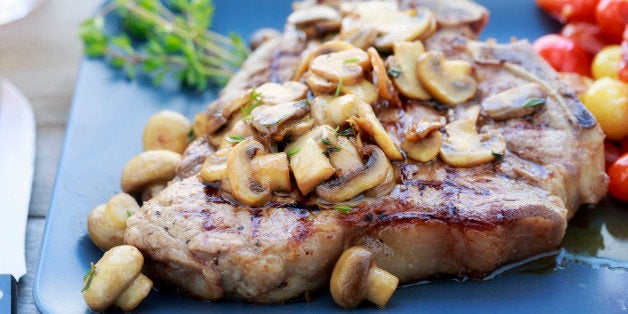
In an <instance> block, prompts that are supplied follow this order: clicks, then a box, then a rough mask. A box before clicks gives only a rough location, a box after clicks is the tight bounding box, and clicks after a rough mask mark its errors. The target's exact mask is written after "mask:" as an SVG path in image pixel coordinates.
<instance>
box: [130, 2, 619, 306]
mask: <svg viewBox="0 0 628 314" xmlns="http://www.w3.org/2000/svg"><path fill="white" fill-rule="evenodd" d="M400 4H401V5H402V7H415V6H425V7H428V8H430V9H431V10H432V11H434V12H435V14H436V19H437V21H438V31H437V32H436V33H435V34H433V35H432V36H431V37H429V39H426V40H425V41H424V45H425V46H426V47H427V50H433V51H441V52H443V54H444V55H445V56H446V57H447V58H450V59H460V60H466V61H468V62H470V63H472V64H473V67H474V71H475V72H474V75H475V76H476V78H477V80H478V82H479V84H478V91H477V94H476V96H475V97H474V98H473V99H471V100H469V101H468V102H466V103H464V104H461V105H457V106H454V107H452V106H447V105H442V104H440V103H438V102H435V101H433V100H427V101H421V100H409V99H406V98H404V97H402V106H401V107H393V106H388V104H386V103H383V102H377V103H375V104H374V105H373V108H374V109H373V110H374V111H375V112H376V115H377V117H378V119H379V121H380V122H381V124H382V126H383V127H384V128H385V130H386V131H387V133H388V134H389V136H391V137H392V138H394V139H395V141H397V142H401V141H402V140H403V137H404V132H405V130H406V129H407V128H408V127H409V125H411V124H413V123H416V122H417V121H419V120H420V119H421V118H422V117H426V116H444V117H446V118H447V121H449V122H451V121H455V120H456V119H458V118H459V117H460V116H461V115H464V113H465V111H468V110H469V108H470V107H472V106H474V105H480V106H482V109H483V110H482V114H481V115H480V118H479V119H478V121H477V129H478V130H480V132H490V131H491V130H492V131H495V132H499V133H500V134H501V135H502V136H503V139H504V141H505V143H506V150H505V152H504V153H503V155H502V156H499V159H498V160H495V161H492V162H488V163H483V164H480V165H476V166H473V167H468V168H461V167H452V166H450V165H448V164H447V163H445V162H443V161H442V160H441V159H438V158H437V159H434V160H432V161H430V162H428V163H420V162H416V161H413V160H411V159H409V158H403V160H400V161H393V162H392V167H393V169H394V178H395V179H394V182H392V185H391V189H390V192H388V193H385V195H381V196H376V197H366V196H363V195H359V196H357V197H355V198H353V199H351V200H349V201H347V202H344V203H342V204H349V205H350V206H351V210H350V211H349V212H348V213H344V212H341V211H339V210H334V204H330V203H328V202H325V201H323V200H321V199H320V198H318V197H316V194H315V193H312V194H308V195H307V196H303V195H302V193H301V192H300V191H299V190H298V189H296V188H294V187H293V188H292V190H291V192H281V193H274V194H273V195H272V199H271V201H270V202H268V203H267V204H266V205H264V206H261V207H250V206H244V205H242V204H241V203H240V202H239V201H238V200H237V199H235V198H234V197H233V196H232V195H231V194H230V193H229V191H225V190H223V189H222V188H219V186H217V185H215V184H214V185H208V184H205V183H203V182H202V180H200V179H199V178H198V176H197V174H198V173H199V171H200V169H201V164H202V163H203V161H204V160H205V159H206V158H207V157H208V156H210V155H212V154H213V153H214V151H215V150H216V148H215V147H216V146H219V145H220V141H221V140H222V137H223V136H224V135H225V134H227V132H228V131H229V128H230V125H229V119H228V117H227V118H225V117H224V110H227V109H225V108H228V104H229V102H230V101H231V100H233V99H234V98H235V97H237V96H238V95H239V94H241V93H242V92H244V91H246V90H247V89H250V88H252V87H256V86H259V85H261V84H263V83H266V82H269V81H271V82H279V83H281V82H284V81H287V80H289V79H290V78H291V77H292V75H293V74H294V71H295V70H294V69H295V67H297V66H298V64H299V63H300V62H301V58H302V56H301V52H302V51H305V50H306V49H308V48H309V49H314V48H312V47H316V46H317V45H318V44H319V43H318V41H317V40H316V39H311V38H306V37H304V36H303V34H302V33H301V32H300V31H298V30H296V29H295V28H294V26H291V25H288V26H287V28H286V31H285V33H284V34H283V35H282V37H280V38H276V39H272V40H270V41H268V42H266V43H264V44H263V45H262V46H260V47H259V48H258V49H257V50H256V51H255V52H254V53H253V55H252V56H251V57H250V58H249V60H248V61H247V62H246V63H245V65H244V66H243V68H242V70H241V72H239V73H238V74H237V75H236V76H234V78H233V79H232V80H231V81H230V83H229V84H228V86H227V87H226V88H225V90H224V91H223V92H222V94H221V97H220V98H219V99H217V100H216V101H215V102H214V103H212V104H210V106H209V107H208V111H207V113H206V116H207V117H208V119H209V120H211V121H213V123H214V124H212V125H211V126H210V127H211V128H212V129H211V130H210V131H209V132H208V133H213V134H210V135H209V136H207V137H200V138H199V139H197V140H196V141H195V142H194V143H192V144H191V145H190V147H189V148H188V150H187V152H186V154H185V156H184V160H183V162H182V164H181V165H179V172H178V177H177V178H176V179H175V180H173V182H171V184H170V185H169V186H168V188H166V189H165V190H164V191H163V192H162V193H160V194H159V195H157V196H156V197H154V198H153V199H152V200H150V201H148V202H146V203H145V204H144V206H143V207H142V209H141V210H140V211H139V212H137V213H135V214H134V215H133V216H132V217H130V218H129V220H128V222H127V231H126V235H125V241H126V243H128V244H131V245H133V246H135V247H137V248H138V249H140V250H141V251H142V252H143V253H144V255H145V256H146V261H147V262H146V263H147V265H146V270H147V274H148V275H149V276H150V277H151V278H155V279H158V280H161V281H163V282H166V283H168V284H171V285H173V286H175V287H177V288H178V289H179V290H180V291H181V292H183V293H185V294H189V295H192V296H194V297H197V298H201V299H205V300H216V299H219V298H223V297H229V298H236V299H242V300H245V301H248V302H253V303H275V302H284V301H286V300H289V299H291V298H295V297H298V296H300V295H302V294H304V293H307V292H311V291H315V290H318V289H321V288H323V287H326V286H327V284H328V282H329V276H330V274H331V270H332V268H333V266H334V263H335V262H336V260H337V259H338V257H339V256H340V254H342V252H343V251H344V250H345V249H346V248H348V247H351V246H353V245H362V246H364V247H366V248H368V249H369V250H370V251H371V252H373V253H374V254H375V256H376V261H377V264H378V266H379V267H380V268H382V269H385V270H387V271H389V272H391V273H392V274H394V275H395V276H397V277H398V278H399V279H400V282H402V283H409V282H414V281H417V280H421V279H424V278H428V277H430V276H435V275H453V276H469V277H473V278H479V277H482V276H484V275H486V274H488V273H490V272H491V271H493V270H494V269H495V268H497V267H499V266H500V265H503V264H505V263H509V262H514V261H518V260H521V259H523V258H526V257H529V256H531V255H534V254H538V253H541V252H544V251H547V250H551V249H553V248H555V247H557V246H558V245H559V243H560V241H561V239H562V237H563V235H564V232H565V228H566V225H567V221H568V219H570V218H571V216H573V214H574V212H575V211H576V210H577V208H578V206H579V205H580V204H583V203H596V202H598V201H599V200H600V198H601V197H603V196H604V194H605V192H606V191H605V187H606V180H607V178H606V176H605V174H604V171H603V169H604V161H603V153H602V152H603V147H602V145H603V134H602V132H601V130H600V128H599V127H598V126H597V124H596V122H595V120H594V118H593V117H592V116H591V115H590V114H589V113H588V111H586V109H584V107H583V106H582V104H581V103H580V102H579V101H578V99H577V97H575V95H574V93H573V92H572V91H571V90H570V89H569V88H568V87H567V86H565V85H564V84H563V83H562V82H561V81H560V79H559V77H558V75H557V74H556V73H555V72H554V71H553V70H552V69H551V68H550V67H549V66H548V65H547V64H545V63H544V62H543V61H542V60H541V59H540V58H539V57H538V56H537V55H536V54H535V53H534V52H533V50H532V49H531V47H530V45H529V44H528V43H527V42H515V43H511V44H507V45H498V44H493V43H481V42H476V41H474V39H475V38H476V37H477V32H479V30H481V28H482V27H483V25H484V24H485V23H486V19H487V12H486V11H485V10H484V9H483V8H481V7H479V6H477V5H475V4H470V3H469V2H467V1H451V2H447V4H445V3H444V2H442V1H431V0H423V1H421V0H418V1H400ZM303 5H308V4H307V3H306V4H303ZM526 84H537V85H533V86H534V87H535V88H538V89H542V90H543V91H544V92H546V93H547V98H546V102H545V104H544V105H543V106H542V107H540V108H536V109H535V110H534V112H533V113H529V112H527V111H526V113H524V114H523V113H521V111H509V112H508V113H507V114H506V116H503V115H501V114H499V115H498V114H494V115H493V116H491V115H489V114H488V113H487V111H490V110H492V109H490V108H492V107H490V104H489V103H490V101H489V100H488V99H489V98H490V97H491V96H494V95H499V94H500V93H504V92H506V91H512V89H513V88H516V87H520V86H527V85H526ZM538 86H540V87H538ZM523 88H527V87H523ZM516 91H518V90H516ZM502 95H503V94H502ZM495 97H497V96H495ZM487 109H488V110H487ZM223 129H224V130H223ZM293 185H294V184H293Z"/></svg>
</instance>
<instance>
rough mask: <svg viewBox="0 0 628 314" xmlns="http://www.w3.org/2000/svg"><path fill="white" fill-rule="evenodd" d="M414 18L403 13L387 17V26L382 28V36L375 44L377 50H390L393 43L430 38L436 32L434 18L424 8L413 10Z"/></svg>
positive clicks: (432, 14) (430, 12)
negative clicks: (414, 11)
mask: <svg viewBox="0 0 628 314" xmlns="http://www.w3.org/2000/svg"><path fill="white" fill-rule="evenodd" d="M415 10H416V13H414V16H409V15H408V14H404V13H403V12H398V14H396V15H394V16H393V15H389V16H388V17H387V18H388V19H387V21H388V23H389V24H388V25H385V27H382V30H385V32H384V35H383V36H381V37H380V38H379V39H377V41H376V42H375V46H376V47H377V48H379V49H391V48H392V46H393V44H394V43H395V42H402V41H412V40H415V39H425V38H428V37H429V36H431V35H432V34H433V33H434V31H435V30H436V27H435V26H436V16H435V15H434V13H433V12H432V11H430V10H428V9H426V8H417V9H415Z"/></svg>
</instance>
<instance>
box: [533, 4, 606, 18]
mask: <svg viewBox="0 0 628 314" xmlns="http://www.w3.org/2000/svg"><path fill="white" fill-rule="evenodd" d="M598 2H599V0H536V4H537V5H538V6H539V7H541V8H542V9H543V10H545V11H546V12H547V13H549V14H550V15H551V16H552V17H553V18H555V19H557V20H559V21H560V22H561V23H567V22H574V21H590V22H593V21H594V19H595V7H596V6H597V4H598Z"/></svg>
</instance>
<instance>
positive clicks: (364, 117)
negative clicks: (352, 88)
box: [350, 103, 403, 160]
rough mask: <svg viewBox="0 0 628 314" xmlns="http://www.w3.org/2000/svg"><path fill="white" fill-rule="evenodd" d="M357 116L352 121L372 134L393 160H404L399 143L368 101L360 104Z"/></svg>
mask: <svg viewBox="0 0 628 314" xmlns="http://www.w3.org/2000/svg"><path fill="white" fill-rule="evenodd" d="M357 112H358V115H357V117H354V118H351V119H350V122H353V123H355V124H357V126H358V127H359V130H360V131H362V132H365V133H366V134H368V135H370V136H371V137H372V138H373V140H374V141H375V143H377V145H378V146H379V147H380V148H381V149H382V150H383V151H384V153H386V156H388V158H390V159H391V160H402V159H403V155H401V152H400V151H399V148H397V145H396V144H395V142H394V141H393V139H392V138H391V137H390V135H389V134H388V133H387V132H386V130H385V129H384V127H383V126H382V124H381V123H380V122H379V120H378V119H377V117H376V116H375V113H374V112H373V108H371V106H370V105H369V104H367V103H361V104H360V105H359V106H358V111H357Z"/></svg>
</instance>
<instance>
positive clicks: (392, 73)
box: [386, 67, 401, 78]
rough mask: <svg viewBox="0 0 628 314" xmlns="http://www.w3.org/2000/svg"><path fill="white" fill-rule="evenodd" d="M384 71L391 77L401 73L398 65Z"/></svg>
mask: <svg viewBox="0 0 628 314" xmlns="http://www.w3.org/2000/svg"><path fill="white" fill-rule="evenodd" d="M386 73H388V75H390V76H392V77H395V78H397V77H399V76H400V75H401V69H399V68H398V67H391V68H390V69H388V71H386Z"/></svg>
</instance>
